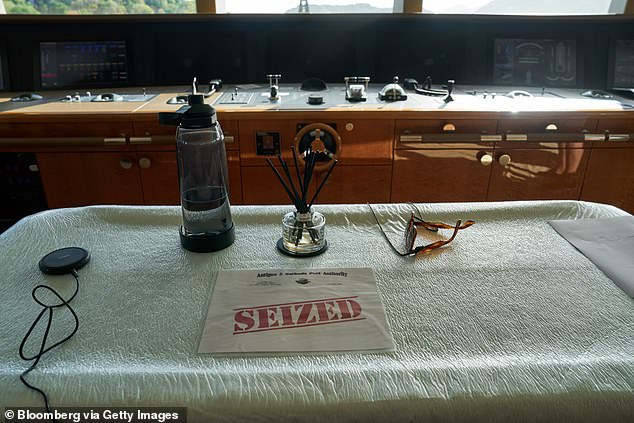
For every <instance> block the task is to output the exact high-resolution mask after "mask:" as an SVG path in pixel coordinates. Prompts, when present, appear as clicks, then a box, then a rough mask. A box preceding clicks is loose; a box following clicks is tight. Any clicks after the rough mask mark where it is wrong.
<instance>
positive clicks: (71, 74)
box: [40, 41, 128, 88]
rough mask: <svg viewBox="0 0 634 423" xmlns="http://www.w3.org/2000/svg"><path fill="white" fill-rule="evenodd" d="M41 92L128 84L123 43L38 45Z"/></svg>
mask: <svg viewBox="0 0 634 423" xmlns="http://www.w3.org/2000/svg"><path fill="white" fill-rule="evenodd" d="M40 78H41V87H42V88H57V87H59V88H63V87H76V86H78V87H81V86H85V87H92V86H106V85H123V84H127V83H128V55H127V49H126V42H125V41H89V42H67V41H65V42H47V43H40Z"/></svg>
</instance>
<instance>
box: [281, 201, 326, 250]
mask: <svg viewBox="0 0 634 423" xmlns="http://www.w3.org/2000/svg"><path fill="white" fill-rule="evenodd" d="M325 228H326V218H325V217H324V215H323V214H321V213H319V212H318V211H310V212H308V213H299V212H297V211H292V212H288V213H286V214H285V215H284V217H283V218H282V240H281V241H282V246H281V247H282V248H281V249H282V252H285V253H288V254H290V255H298V256H302V255H306V256H307V255H315V254H319V253H320V252H322V251H323V250H325V248H326V247H327V243H326V237H325Z"/></svg>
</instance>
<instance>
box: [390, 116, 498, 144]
mask: <svg viewBox="0 0 634 423" xmlns="http://www.w3.org/2000/svg"><path fill="white" fill-rule="evenodd" d="M496 131H497V120H495V119H429V120H397V121H396V148H429V145H428V144H430V143H432V144H433V143H454V142H456V143H460V142H474V141H475V142H484V143H489V142H494V141H499V140H500V137H499V136H497V135H496ZM422 144H426V145H422Z"/></svg>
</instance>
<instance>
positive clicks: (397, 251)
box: [366, 203, 413, 257]
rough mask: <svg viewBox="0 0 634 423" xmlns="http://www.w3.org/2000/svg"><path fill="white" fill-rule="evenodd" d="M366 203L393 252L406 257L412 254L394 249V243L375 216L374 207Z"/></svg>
mask: <svg viewBox="0 0 634 423" xmlns="http://www.w3.org/2000/svg"><path fill="white" fill-rule="evenodd" d="M366 204H367V205H368V207H369V208H370V211H371V212H372V216H374V220H375V221H376V224H377V225H379V229H380V230H381V233H382V234H383V237H384V238H385V240H386V241H387V243H388V244H390V247H392V250H394V252H395V253H396V254H398V255H399V256H401V257H407V256H410V255H412V254H413V253H411V252H408V253H401V252H400V251H399V250H397V249H396V247H395V246H394V244H392V241H390V238H389V237H388V236H387V234H386V233H385V231H384V230H383V226H381V222H379V219H378V218H377V217H376V213H374V209H373V208H372V206H371V205H370V203H366Z"/></svg>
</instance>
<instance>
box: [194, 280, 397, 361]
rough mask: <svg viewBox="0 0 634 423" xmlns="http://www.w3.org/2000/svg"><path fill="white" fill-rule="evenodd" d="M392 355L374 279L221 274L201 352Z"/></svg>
mask: <svg viewBox="0 0 634 423" xmlns="http://www.w3.org/2000/svg"><path fill="white" fill-rule="evenodd" d="M359 350H361V351H370V350H383V351H392V350H394V341H393V340H392V335H391V334H390V329H389V327H388V324H387V320H386V318H385V311H384V310H383V305H382V303H381V300H380V298H379V295H378V291H377V287H376V279H375V277H374V272H373V271H372V269H369V268H359V269H265V270H223V271H220V272H219V273H218V278H217V279H216V285H215V287H214V291H213V294H212V297H211V301H210V304H209V311H208V314H207V319H206V321H205V326H204V328H203V332H202V336H201V339H200V345H199V347H198V352H199V353H218V352H225V353H228V352H273V351H278V352H279V351H289V352H292V351H359Z"/></svg>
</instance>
